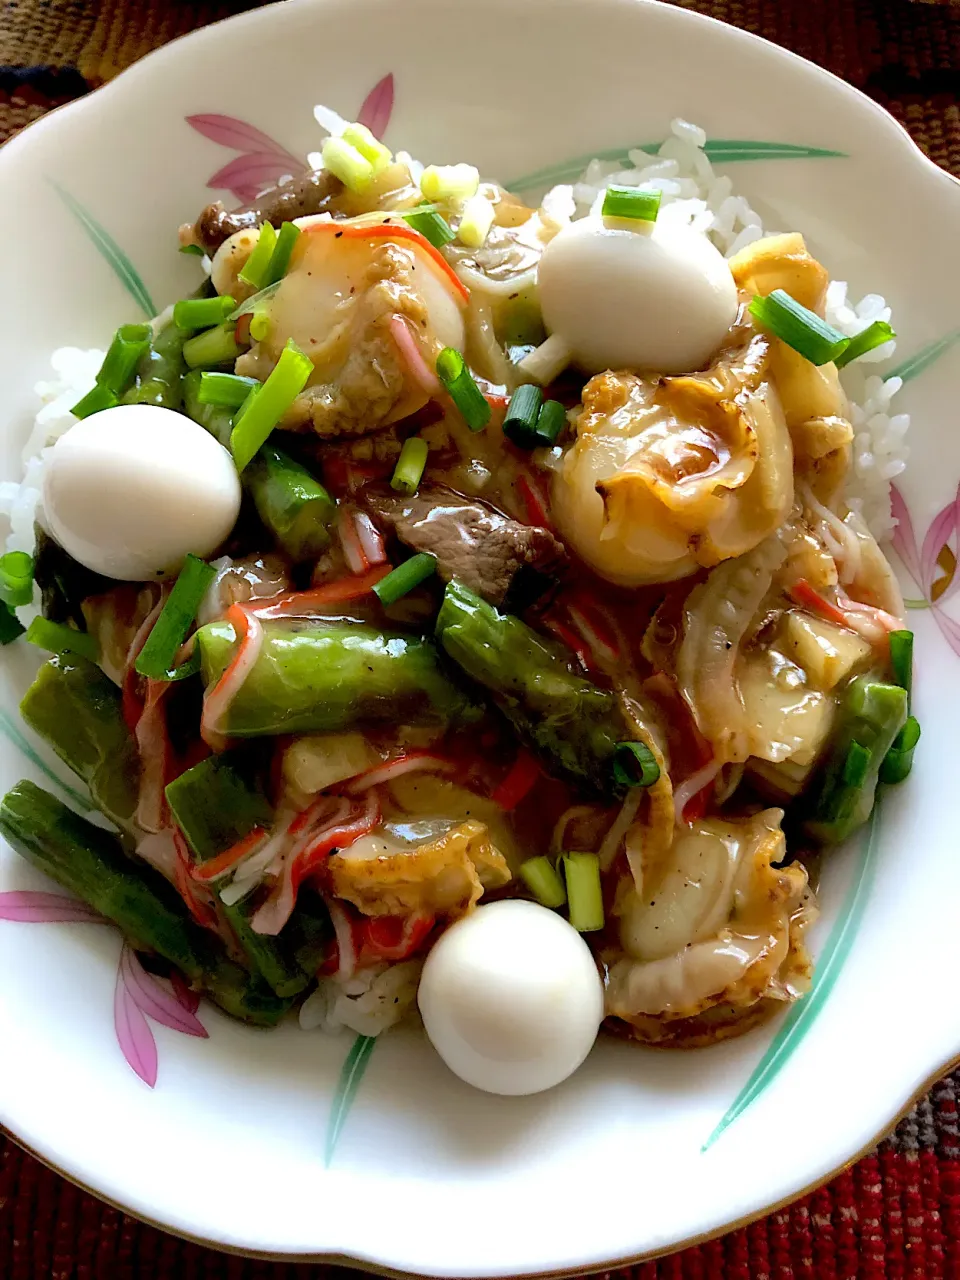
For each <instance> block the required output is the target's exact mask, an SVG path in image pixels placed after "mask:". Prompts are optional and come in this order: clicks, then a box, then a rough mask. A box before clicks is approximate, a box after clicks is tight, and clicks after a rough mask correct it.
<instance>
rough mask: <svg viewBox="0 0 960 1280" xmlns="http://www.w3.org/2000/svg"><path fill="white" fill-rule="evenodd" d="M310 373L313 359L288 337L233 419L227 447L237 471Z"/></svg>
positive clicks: (259, 444)
mask: <svg viewBox="0 0 960 1280" xmlns="http://www.w3.org/2000/svg"><path fill="white" fill-rule="evenodd" d="M201 336H203V335H201ZM311 373H313V361H312V360H311V359H310V357H309V356H306V355H304V353H303V352H302V351H301V350H300V348H299V347H298V346H297V344H296V343H295V342H294V341H293V339H292V338H291V339H289V341H288V342H287V345H286V346H285V347H284V349H283V350H282V351H281V353H280V359H279V360H278V361H277V363H276V365H275V366H274V368H273V369H272V371H271V372H270V374H269V375H268V377H267V380H266V382H263V383H261V384H260V386H259V387H257V388H256V389H255V390H254V391H251V392H250V395H249V396H248V397H247V399H246V400H245V401H244V403H243V405H242V406H241V408H240V411H239V412H238V414H237V416H236V418H235V419H234V427H233V431H232V432H231V434H230V451H231V453H232V454H233V460H234V462H235V463H236V464H237V470H238V471H243V469H244V468H245V467H246V466H247V465H248V464H249V463H250V462H252V461H253V458H254V456H255V454H256V453H257V452H258V451H259V449H260V447H261V445H264V444H266V442H267V438H268V436H269V435H270V433H271V432H272V431H273V429H274V427H275V426H276V425H277V423H278V422H279V421H280V419H281V418H282V417H283V415H284V414H285V413H286V412H287V410H288V409H289V408H290V406H291V405H292V404H293V402H294V400H296V398H297V396H298V395H299V394H300V392H301V391H302V390H303V388H304V387H305V386H306V385H307V379H308V378H309V377H310V375H311Z"/></svg>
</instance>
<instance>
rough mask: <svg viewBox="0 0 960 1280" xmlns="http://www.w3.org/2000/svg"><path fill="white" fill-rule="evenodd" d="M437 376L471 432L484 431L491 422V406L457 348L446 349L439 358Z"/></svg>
mask: <svg viewBox="0 0 960 1280" xmlns="http://www.w3.org/2000/svg"><path fill="white" fill-rule="evenodd" d="M437 376H438V377H439V379H440V381H441V382H442V383H443V385H444V386H445V387H446V389H447V391H449V393H450V398H451V400H452V401H453V403H454V404H455V405H456V406H457V408H458V409H459V410H460V412H461V414H462V415H463V420H464V421H465V422H466V424H467V426H468V427H469V428H470V430H471V431H482V430H483V428H484V427H485V426H486V425H487V423H488V422H489V421H490V405H489V404H488V403H487V399H486V396H485V395H484V394H483V392H482V391H481V390H480V388H479V387H478V386H477V384H476V382H475V381H474V377H473V374H472V373H471V372H470V370H469V369H468V368H467V365H466V361H465V360H464V358H463V356H462V355H461V354H460V352H459V351H458V350H457V349H456V347H444V349H443V350H442V351H441V352H440V354H439V355H438V356H437Z"/></svg>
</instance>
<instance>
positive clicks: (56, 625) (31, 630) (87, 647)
mask: <svg viewBox="0 0 960 1280" xmlns="http://www.w3.org/2000/svg"><path fill="white" fill-rule="evenodd" d="M26 638H27V639H28V640H29V641H30V643H31V644H35V645H37V646H38V648H40V649H46V650H47V651H48V652H49V653H78V654H80V656H81V657H83V658H89V659H90V661H91V662H95V661H96V658H97V642H96V640H95V639H94V638H93V636H92V635H90V634H89V633H88V632H86V631H76V630H75V629H74V628H73V627H70V626H68V625H67V624H66V623H65V622H48V621H47V619H46V618H34V620H33V621H32V622H31V623H30V625H29V627H27V636H26Z"/></svg>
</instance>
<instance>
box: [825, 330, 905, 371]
mask: <svg viewBox="0 0 960 1280" xmlns="http://www.w3.org/2000/svg"><path fill="white" fill-rule="evenodd" d="M896 336H897V335H896V333H895V332H894V331H893V329H891V328H890V326H889V325H888V324H887V322H886V320H874V322H873V324H868V325H867V327H866V329H864V330H863V332H862V333H858V334H857V336H856V337H855V338H851V339H850V341H849V343H848V344H847V346H846V347H845V349H844V350H843V351H841V352H840V354H839V355H838V356H837V357H836V359H835V360H834V364H835V365H836V366H837V368H838V369H842V368H843V366H844V365H847V364H849V363H850V361H851V360H859V359H860V357H861V356H864V355H866V354H867V352H868V351H873V349H874V348H875V347H882V346H883V344H884V343H885V342H890V341H892V339H893V338H895V337H896Z"/></svg>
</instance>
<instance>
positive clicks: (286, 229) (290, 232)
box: [263, 222, 300, 288]
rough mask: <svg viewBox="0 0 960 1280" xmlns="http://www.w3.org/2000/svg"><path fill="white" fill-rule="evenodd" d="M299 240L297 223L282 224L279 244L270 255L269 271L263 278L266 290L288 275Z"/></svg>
mask: <svg viewBox="0 0 960 1280" xmlns="http://www.w3.org/2000/svg"><path fill="white" fill-rule="evenodd" d="M299 239H300V228H299V227H298V226H297V224H296V223H295V222H284V223H282V224H281V227H280V231H279V233H278V235H277V243H276V244H275V245H274V247H273V253H272V254H271V255H270V261H269V262H268V263H267V269H266V271H265V273H264V276H263V284H264V286H265V287H266V288H269V287H270V286H271V285H275V284H279V283H280V281H281V280H282V279H283V277H284V276H285V275H286V274H287V267H289V265H290V255H291V253H293V246H294V245H295V244H296V243H297V241H298V240H299Z"/></svg>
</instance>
